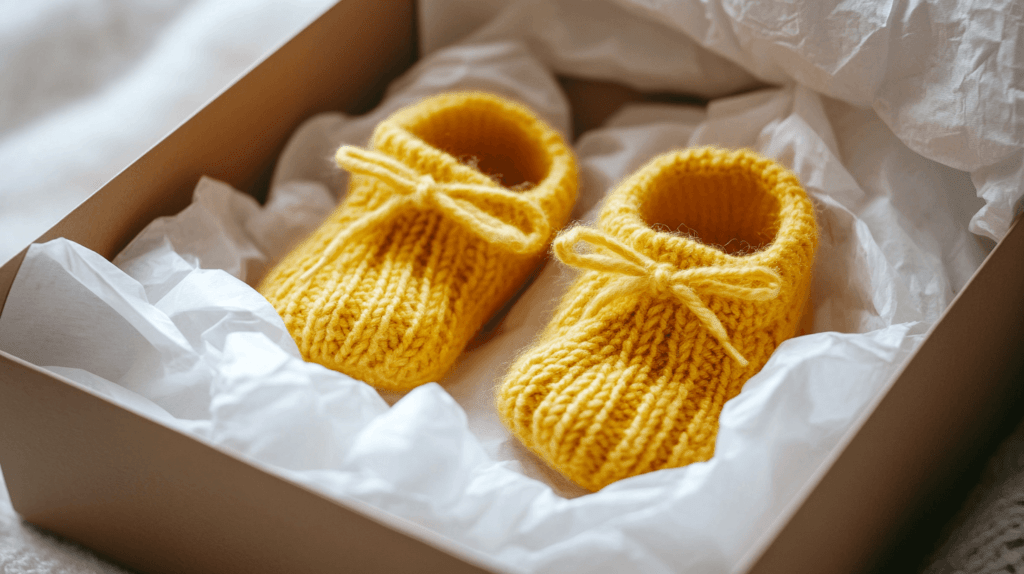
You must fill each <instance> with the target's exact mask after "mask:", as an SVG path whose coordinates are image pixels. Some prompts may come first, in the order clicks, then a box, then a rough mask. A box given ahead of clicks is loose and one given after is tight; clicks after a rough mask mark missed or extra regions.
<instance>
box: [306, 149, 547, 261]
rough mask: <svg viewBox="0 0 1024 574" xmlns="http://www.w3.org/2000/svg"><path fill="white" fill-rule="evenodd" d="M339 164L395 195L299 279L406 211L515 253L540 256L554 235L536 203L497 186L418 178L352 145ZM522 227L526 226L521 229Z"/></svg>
mask: <svg viewBox="0 0 1024 574" xmlns="http://www.w3.org/2000/svg"><path fill="white" fill-rule="evenodd" d="M334 159H335V161H337V163H338V165H339V166H340V167H342V168H344V169H346V170H348V171H350V172H352V173H353V174H358V175H365V176H369V177H374V178H377V179H378V180H380V181H382V182H384V183H386V184H387V185H388V186H389V187H391V189H392V190H393V192H394V195H392V196H391V197H390V198H389V199H388V200H387V201H385V202H384V203H383V204H381V205H380V206H379V207H377V208H376V209H374V210H373V211H370V212H368V213H366V214H364V215H363V216H362V217H360V218H359V219H357V220H355V221H353V222H352V223H351V224H350V225H349V227H348V228H347V229H346V230H345V231H343V232H342V233H339V234H338V235H337V236H335V237H334V239H333V240H332V241H331V243H330V244H329V245H328V246H327V248H326V249H324V253H323V255H322V256H321V257H320V259H319V260H318V261H317V262H316V263H315V264H314V265H313V266H312V267H310V268H309V269H307V270H306V271H305V272H304V273H303V274H302V276H301V277H300V278H299V279H300V280H305V279H306V278H308V277H309V276H311V275H312V274H313V273H315V272H316V271H317V270H318V269H319V268H320V267H322V266H323V265H324V264H326V263H327V262H328V261H330V259H331V258H332V257H334V255H335V253H337V251H338V250H339V249H340V248H341V247H342V246H343V245H344V244H345V243H346V242H347V241H349V240H351V239H352V238H354V237H356V236H357V235H359V234H360V233H364V232H365V231H367V230H369V229H372V228H373V227H375V226H376V225H377V224H379V223H381V222H383V221H384V220H386V219H388V218H390V217H392V216H393V214H395V213H396V212H397V211H398V210H400V209H403V208H407V207H413V208H415V209H418V210H426V209H436V210H438V211H440V212H441V213H443V214H444V215H446V216H447V217H448V219H450V220H451V221H454V222H455V223H457V224H459V225H460V226H462V227H463V228H465V229H467V230H468V231H470V232H472V233H474V234H476V235H477V236H479V237H481V238H483V239H485V240H486V241H488V242H490V243H493V244H495V245H500V246H502V247H504V248H505V249H507V250H508V251H510V252H512V253H516V254H528V253H535V252H537V251H540V250H541V249H543V247H544V244H545V243H546V242H547V239H548V237H549V236H550V235H551V226H550V223H549V222H548V217H547V215H546V214H545V213H544V210H543V209H542V208H541V206H540V205H539V204H538V203H537V202H536V201H535V200H534V199H532V198H531V197H529V196H527V195H524V194H522V193H516V192H513V191H509V190H507V189H505V188H503V187H501V186H499V185H498V184H492V185H479V184H472V183H461V182H438V181H437V180H435V179H434V178H433V176H431V175H430V174H426V173H419V172H417V171H416V170H414V169H413V168H411V167H409V166H407V165H406V164H404V163H402V162H400V161H398V160H396V159H394V158H392V157H390V156H388V155H386V154H384V153H381V152H378V151H373V150H366V149H361V148H358V147H354V146H348V145H346V146H341V147H340V148H339V149H338V152H337V153H336V154H335V157H334ZM506 219H507V220H511V221H512V222H511V223H510V222H509V221H506ZM522 223H525V226H524V227H520V225H521V224H522Z"/></svg>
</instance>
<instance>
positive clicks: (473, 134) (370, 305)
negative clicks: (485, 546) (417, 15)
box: [259, 92, 817, 490]
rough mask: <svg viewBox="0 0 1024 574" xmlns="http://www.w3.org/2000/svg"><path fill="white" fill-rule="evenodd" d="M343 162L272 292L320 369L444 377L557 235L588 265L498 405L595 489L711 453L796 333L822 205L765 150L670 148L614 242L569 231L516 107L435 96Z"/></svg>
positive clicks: (633, 187) (602, 231)
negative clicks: (742, 395)
mask: <svg viewBox="0 0 1024 574" xmlns="http://www.w3.org/2000/svg"><path fill="white" fill-rule="evenodd" d="M336 160H337V162H338V164H339V165H340V166H341V167H343V168H345V169H346V170H348V171H349V172H351V180H350V183H349V190H348V195H347V197H346V199H345V201H344V202H343V203H342V205H341V206H339V207H338V209H337V210H336V211H335V212H334V213H333V214H332V215H331V216H330V217H329V218H328V219H327V221H326V222H325V223H323V224H322V225H321V226H320V228H319V229H317V230H316V231H315V232H314V233H313V234H312V235H311V236H310V237H309V238H307V239H306V240H305V241H304V242H303V243H302V244H300V245H299V246H298V247H296V248H295V249H294V250H293V251H292V252H291V253H290V254H289V255H288V256H287V257H285V258H284V259H283V260H282V261H281V262H280V263H279V264H278V265H277V266H276V267H275V268H274V269H273V270H271V271H270V273H269V274H268V275H267V276H266V277H265V278H264V280H263V282H262V284H261V285H260V287H259V289H260V292H261V293H263V295H264V296H265V297H266V298H267V299H268V300H269V301H270V302H271V303H272V304H273V305H274V307H275V309H276V310H277V311H278V313H280V315H281V317H282V318H283V319H284V323H285V325H286V326H287V328H288V330H289V331H290V332H291V334H292V336H293V337H294V339H295V341H296V343H297V344H298V347H299V350H300V351H301V352H302V355H303V357H305V358H306V359H307V360H309V361H314V362H317V363H320V364H322V365H324V366H326V367H329V368H331V369H335V370H338V371H341V372H343V373H346V374H348V375H350V376H352V377H354V378H357V379H361V380H363V381H366V382H367V383H370V384H371V385H373V386H375V387H377V388H379V389H383V390H408V389H411V388H413V387H415V386H417V385H420V384H423V383H426V382H429V381H432V380H437V379H438V378H440V377H441V376H442V375H444V374H445V372H447V371H448V369H449V368H450V367H451V366H452V364H453V363H454V362H455V360H456V358H457V357H458V355H459V354H460V353H461V351H462V350H463V348H464V347H465V346H466V344H467V343H468V342H469V340H470V339H471V338H472V337H473V336H474V334H475V333H476V332H477V331H479V329H480V328H481V327H482V326H483V325H484V323H486V322H487V320H488V319H489V318H490V317H492V316H493V315H494V314H495V313H496V312H497V311H498V310H499V309H500V308H501V307H502V306H504V305H505V303H506V302H507V301H508V300H509V298H511V297H512V296H513V295H514V294H515V293H516V292H517V291H518V290H519V289H520V288H521V286H522V284H523V283H524V282H525V281H526V280H527V278H528V277H529V276H530V274H531V273H532V272H533V271H534V270H535V269H536V267H537V266H538V265H539V264H540V263H541V262H542V260H543V258H544V255H545V253H546V252H547V251H548V248H549V246H551V245H552V240H553V250H554V253H555V256H556V257H557V258H558V259H560V260H561V261H562V262H564V263H566V264H568V265H571V266H573V267H577V268H579V269H580V270H582V273H580V274H579V276H578V278H577V279H576V281H575V283H574V284H573V285H572V286H571V287H570V288H569V290H568V291H567V293H566V294H565V296H564V297H563V299H562V301H561V303H560V305H559V307H558V309H557V310H556V312H555V315H554V317H553V319H552V320H551V322H550V324H549V325H548V326H547V328H546V329H545V330H544V332H543V333H542V334H541V335H540V337H539V338H538V339H537V341H536V342H535V343H534V345H533V346H532V347H531V348H530V349H528V350H526V351H525V352H524V353H523V354H521V355H520V356H519V357H518V358H517V359H516V360H515V362H514V364H513V365H512V367H511V369H510V371H509V373H508V374H507V375H506V377H505V379H504V381H503V382H502V383H501V385H500V387H499V388H498V391H497V409H498V411H499V413H500V415H501V418H502V420H503V421H504V423H505V424H506V426H508V428H509V429H510V430H511V431H512V433H513V434H514V435H515V436H516V437H518V438H519V439H520V440H521V441H522V442H523V443H524V444H525V445H526V446H527V447H528V448H530V450H532V451H533V452H534V453H536V454H537V455H539V456H540V457H541V458H543V459H544V460H545V461H546V462H547V463H548V464H549V465H550V466H552V467H553V468H555V469H557V470H558V471H560V472H561V473H562V474H564V475H565V476H567V477H568V478H570V479H571V480H573V481H575V482H576V483H577V484H579V485H581V486H583V487H585V488H588V489H590V490H598V489H600V488H602V487H604V486H606V485H608V484H610V483H612V482H614V481H616V480H620V479H622V478H626V477H628V476H633V475H637V474H641V473H644V472H649V471H653V470H657V469H662V468H670V467H678V466H683V465H686V464H690V463H693V462H698V461H703V460H707V459H709V458H711V456H712V455H713V453H714V446H715V438H716V435H717V431H718V417H719V414H720V412H721V410H722V406H723V405H724V403H725V402H726V401H728V400H729V399H731V398H732V397H734V396H736V395H737V394H738V393H739V392H740V389H741V388H742V386H743V384H744V382H746V380H747V379H749V378H750V377H751V376H752V375H753V374H755V373H756V372H757V371H758V370H760V369H761V367H762V366H763V365H764V364H765V362H766V361H767V360H768V357H769V355H771V353H772V352H773V351H774V350H775V348H776V347H777V346H778V345H779V344H780V343H781V342H782V341H784V340H786V339H788V338H790V337H792V336H794V335H795V334H796V331H797V326H798V323H799V321H800V317H801V315H802V313H803V307H804V303H805V301H806V300H807V298H808V290H809V285H810V270H811V264H812V260H813V258H814V250H815V247H816V242H817V234H816V229H815V222H814V216H813V210H812V207H811V204H810V202H809V201H808V199H807V196H806V194H805V193H804V191H803V189H801V187H800V184H799V182H798V181H797V179H796V177H795V176H794V175H793V174H792V173H790V172H789V171H787V170H786V169H784V168H783V167H781V166H779V165H778V164H776V163H774V162H772V161H771V160H768V159H764V158H761V157H759V156H757V155H755V154H754V153H752V152H749V151H725V150H721V149H716V148H700V149H691V150H686V151H678V152H672V153H668V154H665V155H662V156H659V157H658V158H655V159H654V160H653V161H651V162H650V163H648V164H647V165H646V166H644V167H643V168H641V169H640V170H638V171H637V172H636V173H634V174H633V175H632V176H631V177H629V178H628V179H627V180H626V181H625V182H623V183H622V184H620V185H619V186H618V188H617V189H616V190H615V191H613V192H612V193H611V194H610V195H609V196H608V198H607V199H606V201H605V204H604V207H603V209H602V211H601V215H600V224H599V227H598V228H597V229H593V228H587V227H573V228H570V229H569V230H567V231H565V232H563V233H562V234H560V235H558V236H557V237H555V235H556V232H557V231H558V230H559V229H561V228H562V227H563V226H564V225H565V224H566V223H567V220H568V218H569V214H570V212H571V210H572V206H573V203H574V201H575V199H576V187H577V173H576V165H575V160H574V157H573V155H572V152H571V151H570V149H569V148H568V146H567V145H566V144H565V142H564V141H563V140H562V139H561V137H560V136H559V135H558V134H557V133H556V132H555V131H554V130H552V129H551V128H550V127H548V126H547V125H546V124H544V122H542V121H541V120H539V119H538V118H536V117H535V116H534V115H533V114H532V113H531V112H530V111H529V110H527V109H526V108H525V107H523V106H521V105H519V104H516V103H513V102H510V101H507V100H504V99H502V98H499V97H497V96H494V95H490V94H486V93H481V92H460V93H451V94H443V95H439V96H435V97H433V98H429V99H426V100H424V101H422V102H420V103H418V104H415V105H412V106H410V107H408V108H405V109H402V110H400V111H398V112H396V113H395V114H394V115H392V116H391V117H389V118H388V119H387V120H385V121H384V122H382V123H381V124H380V125H379V126H378V127H377V129H376V131H375V132H374V134H373V137H372V139H371V142H370V149H368V150H364V149H359V148H354V147H349V146H343V147H342V148H341V149H339V150H338V152H337V155H336ZM581 244H589V246H590V248H589V249H586V250H583V251H581V250H579V249H578V247H579V246H581Z"/></svg>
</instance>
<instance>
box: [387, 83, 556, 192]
mask: <svg viewBox="0 0 1024 574" xmlns="http://www.w3.org/2000/svg"><path fill="white" fill-rule="evenodd" d="M536 123H537V120H535V119H534V118H531V117H529V116H528V115H527V114H526V113H525V111H524V110H521V109H519V107H518V106H512V105H509V104H508V103H505V102H500V101H497V100H496V99H492V98H490V97H483V96H481V97H469V98H467V100H466V101H464V102H463V103H462V104H461V105H452V106H449V107H444V108H441V109H438V110H437V111H436V112H434V113H432V114H430V115H429V116H427V117H425V118H424V119H423V120H422V121H420V122H418V123H416V124H415V125H409V126H407V127H406V129H408V130H409V131H410V132H411V133H412V134H413V135H415V136H416V137H418V138H420V139H422V140H423V141H425V142H426V143H427V144H429V145H431V146H433V147H435V148H438V149H440V150H443V151H445V152H447V153H448V154H450V155H452V156H453V157H455V158H457V159H458V160H459V161H460V162H462V163H465V164H467V165H471V166H473V167H474V168H476V169H477V170H479V171H480V172H482V173H484V174H486V175H487V176H489V177H491V178H493V179H495V180H497V181H498V182H499V183H500V184H501V185H502V186H504V187H507V188H513V189H515V188H529V187H533V186H535V185H537V184H539V183H540V182H541V181H543V180H544V179H545V178H546V177H547V176H548V173H549V172H550V170H551V161H550V154H549V153H548V152H547V148H546V146H545V144H544V142H543V141H541V140H540V139H538V136H539V134H541V133H543V132H542V130H538V129H536V127H535V124H536Z"/></svg>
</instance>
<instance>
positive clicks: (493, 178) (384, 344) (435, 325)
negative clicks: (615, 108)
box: [259, 92, 577, 390]
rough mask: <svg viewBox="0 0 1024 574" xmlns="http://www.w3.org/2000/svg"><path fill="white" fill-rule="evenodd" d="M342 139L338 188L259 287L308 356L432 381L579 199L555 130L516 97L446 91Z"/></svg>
mask: <svg viewBox="0 0 1024 574" xmlns="http://www.w3.org/2000/svg"><path fill="white" fill-rule="evenodd" d="M370 148H371V149H370V150H359V149H358V148H351V147H348V146H345V147H343V148H342V149H340V150H339V152H338V157H337V159H338V162H339V164H341V165H342V166H343V167H345V168H347V169H349V170H351V171H353V174H352V176H351V180H350V184H349V190H348V195H347V197H346V199H345V201H344V202H343V203H342V205H340V206H339V207H338V209H337V210H336V211H335V212H334V213H333V214H332V215H331V216H330V217H329V218H328V219H327V220H326V221H325V222H324V223H323V224H322V225H321V226H320V228H319V229H317V230H316V231H315V232H314V233H313V234H312V235H311V236H310V237H309V238H307V239H306V240H305V241H303V242H302V243H301V244H300V245H299V246H298V247H296V248H295V250H293V251H292V252H291V253H290V254H289V255H288V256H286V257H285V258H284V259H283V260H282V261H281V262H280V263H279V264H278V265H277V266H276V267H275V268H274V269H273V270H271V271H270V273H268V274H267V276H266V277H265V278H264V280H263V282H262V284H261V285H260V286H259V290H260V292H261V293H262V294H263V295H264V296H265V297H266V298H267V299H268V300H269V301H270V302H271V304H273V305H274V308H275V309H277V311H278V313H280V314H281V317H282V318H283V319H284V323H285V325H286V326H287V327H288V330H289V331H290V332H291V334H292V336H293V337H294V338H295V342H296V343H297V344H298V346H299V350H300V351H301V352H302V355H303V357H304V358H305V359H306V360H309V361H314V362H317V363H320V364H322V365H324V366H326V367H329V368H331V369H335V370H338V371H341V372H343V373H346V374H348V375H350V376H352V377H354V378H357V379H360V380H363V381H366V382H368V383H370V384H372V385H374V386H375V387H377V388H381V389H387V390H407V389H410V388H412V387H415V386H417V385H420V384H423V383H427V382H430V381H433V380H437V379H439V378H440V377H441V376H442V375H443V374H444V373H445V372H446V371H447V370H448V369H449V367H451V365H452V363H453V362H454V361H455V359H456V357H457V356H458V355H459V353H460V352H461V351H462V349H463V348H464V347H465V345H466V343H467V342H468V341H469V340H470V339H471V338H472V337H473V335H474V334H475V333H476V332H477V331H478V330H479V329H480V327H481V326H482V325H483V324H484V323H485V322H486V321H487V319H488V318H490V317H491V316H492V315H493V314H494V313H495V312H496V311H497V310H498V309H500V308H501V307H502V306H503V305H504V304H505V303H506V302H507V301H508V300H509V299H510V298H511V297H512V296H513V295H514V294H515V293H516V292H517V291H518V290H519V289H520V287H521V286H522V284H523V282H524V281H525V280H526V279H527V278H528V276H529V275H530V273H531V272H532V271H533V270H534V269H535V268H536V266H537V265H538V264H539V262H540V261H541V259H542V258H543V256H544V253H545V251H546V249H547V246H548V245H549V242H550V239H551V237H552V236H553V235H554V232H555V231H557V229H558V228H560V227H561V226H563V225H564V224H565V222H566V221H567V219H568V217H569V213H570V211H571V209H572V206H573V203H574V202H575V200H576V178H577V173H576V164H575V160H574V158H573V155H572V152H571V151H570V150H569V148H568V147H567V146H566V145H565V143H564V142H563V140H562V138H561V137H560V136H559V135H558V134H557V133H556V132H555V131H554V130H552V129H551V128H550V127H548V126H547V125H546V124H545V123H544V122H542V121H541V120H539V119H538V118H537V117H535V116H534V115H533V114H532V113H531V112H530V111H529V110H527V109H526V108H525V107H523V106H522V105H519V104H516V103H514V102H511V101H507V100H504V99H502V98H499V97H497V96H494V95H491V94H486V93H482V92H458V93H448V94H442V95H439V96H435V97H432V98H429V99H426V100H424V101H422V102H420V103H418V104H415V105H412V106H410V107H407V108H404V109H402V110H399V111H398V112H396V113H395V114H393V115H392V116H391V117H389V118H388V119H387V120H385V121H383V122H381V124H380V125H379V126H378V127H377V129H376V131H375V132H374V134H373V137H372V138H371V142H370Z"/></svg>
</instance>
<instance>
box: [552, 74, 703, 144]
mask: <svg viewBox="0 0 1024 574" xmlns="http://www.w3.org/2000/svg"><path fill="white" fill-rule="evenodd" d="M558 83H559V85H561V86H562V91H563V92H565V95H566V97H567V98H568V100H569V105H570V106H571V107H572V126H573V134H572V137H573V141H575V140H577V139H579V137H580V135H582V134H583V133H584V132H587V131H589V130H592V129H594V128H597V127H600V126H602V125H603V124H604V123H605V121H607V120H608V118H609V117H611V116H612V114H614V113H615V112H617V111H619V109H620V108H622V106H624V105H626V104H632V103H638V102H649V103H663V104H680V105H689V106H706V105H707V103H708V102H707V100H704V99H701V98H698V97H696V96H689V95H686V94H674V93H668V92H641V91H639V90H636V89H634V88H630V87H629V86H626V85H623V84H619V83H617V82H610V81H605V80H591V79H585V78H576V77H572V76H559V77H558Z"/></svg>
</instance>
